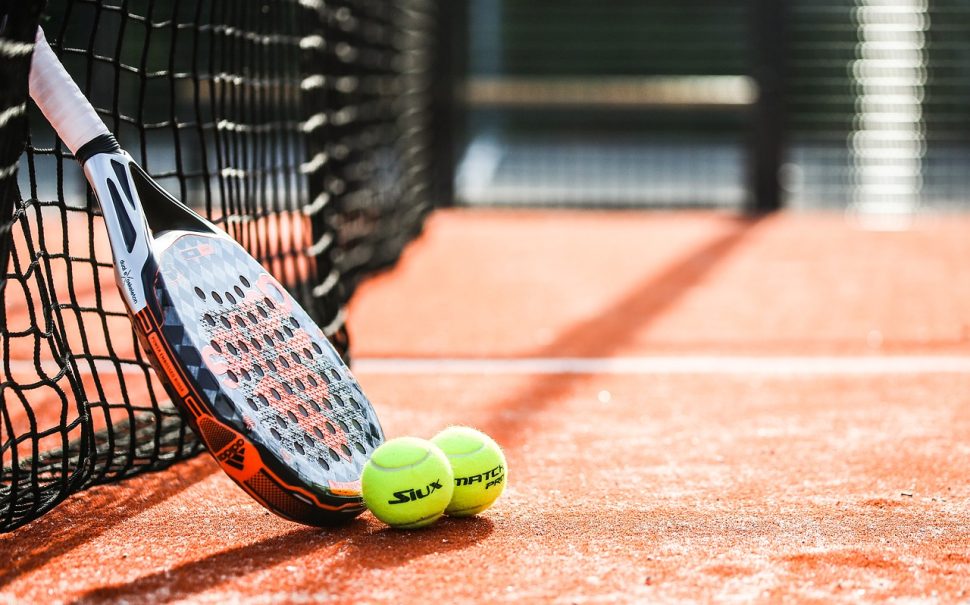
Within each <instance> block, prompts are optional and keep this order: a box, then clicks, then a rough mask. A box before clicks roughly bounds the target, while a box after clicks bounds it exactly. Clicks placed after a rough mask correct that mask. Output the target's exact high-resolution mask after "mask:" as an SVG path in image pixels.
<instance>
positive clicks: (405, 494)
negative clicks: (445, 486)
mask: <svg viewBox="0 0 970 605" xmlns="http://www.w3.org/2000/svg"><path fill="white" fill-rule="evenodd" d="M439 489H441V480H440V479H438V480H437V481H432V482H431V483H429V484H428V486H427V487H422V488H418V489H414V488H411V489H406V490H402V491H399V492H394V499H393V500H388V501H387V503H388V504H405V503H407V502H413V501H415V500H420V499H422V498H427V497H428V496H430V495H431V494H433V493H435V492H436V491H438V490H439Z"/></svg>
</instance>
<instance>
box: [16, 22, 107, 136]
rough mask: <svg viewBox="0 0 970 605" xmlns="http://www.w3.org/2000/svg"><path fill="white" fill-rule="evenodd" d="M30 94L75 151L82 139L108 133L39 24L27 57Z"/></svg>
mask: <svg viewBox="0 0 970 605" xmlns="http://www.w3.org/2000/svg"><path fill="white" fill-rule="evenodd" d="M30 96H31V98H32V99H33V100H34V102H35V103H36V104H37V106H38V107H39V108H40V110H41V112H42V113H43V114H44V117H46V118H47V121H48V122H50V123H51V124H52V125H53V126H54V129H55V130H56V131H57V135H58V136H59V137H60V138H61V140H62V141H64V143H65V144H66V145H67V147H68V148H69V149H70V150H71V153H73V154H75V155H77V152H78V150H79V149H80V148H81V147H83V146H84V144H85V143H88V142H90V141H92V140H94V139H96V138H98V137H101V136H105V135H110V132H109V131H108V127H107V126H105V124H104V121H102V120H101V118H100V117H99V116H98V114H97V112H96V111H94V108H93V107H92V106H91V103H90V102H88V100H87V97H85V96H84V94H83V93H82V92H81V89H80V88H78V86H77V84H76V83H75V82H74V80H73V79H72V78H71V76H70V74H68V73H67V71H66V70H65V69H64V66H63V65H61V62H60V60H59V59H58V58H57V55H55V54H54V51H53V50H52V49H51V47H50V45H49V44H48V43H47V39H46V38H45V37H44V31H43V30H42V29H41V28H40V27H38V28H37V38H36V43H35V45H34V55H33V58H32V60H31V67H30Z"/></svg>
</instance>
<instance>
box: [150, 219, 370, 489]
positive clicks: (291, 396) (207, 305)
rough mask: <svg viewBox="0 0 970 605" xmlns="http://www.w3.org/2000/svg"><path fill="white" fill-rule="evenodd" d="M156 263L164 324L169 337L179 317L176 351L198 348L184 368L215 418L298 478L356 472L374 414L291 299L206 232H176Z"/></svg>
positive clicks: (325, 479)
mask: <svg viewBox="0 0 970 605" xmlns="http://www.w3.org/2000/svg"><path fill="white" fill-rule="evenodd" d="M199 239H206V240H209V241H207V242H206V245H207V248H206V249H207V250H210V251H211V256H212V258H207V259H203V260H202V262H200V261H199V258H198V252H197V250H198V249H199V248H200V246H199V242H198V241H197V240H199ZM213 240H215V241H213ZM192 248H194V250H195V251H196V252H195V253H194V254H189V255H182V254H180V251H181V250H183V249H192ZM190 259H191V262H190ZM159 267H160V269H159V275H160V278H161V280H160V281H162V280H164V283H165V285H168V286H169V289H170V290H171V291H170V292H169V293H168V297H167V302H168V304H167V307H166V304H165V301H166V297H165V296H164V295H163V294H162V293H160V296H159V299H160V300H161V301H163V308H164V309H163V310H164V312H165V314H166V321H165V323H166V325H171V326H172V328H173V330H172V332H173V334H174V333H175V330H174V327H175V326H176V325H177V324H179V323H180V324H181V326H180V327H182V328H183V330H181V331H179V336H180V338H181V341H182V342H181V343H179V344H180V345H182V346H181V347H179V350H182V349H184V348H185V347H186V346H189V347H191V348H194V349H196V350H197V351H198V353H199V356H200V357H201V360H202V361H201V363H200V364H198V367H199V369H204V370H206V371H207V373H198V372H196V373H195V374H193V373H192V372H189V374H192V375H196V374H198V375H199V382H200V386H202V388H201V389H200V392H206V393H209V392H217V393H218V396H217V397H218V398H220V399H222V400H226V402H227V403H228V407H229V408H231V412H228V413H225V414H224V415H225V416H231V418H224V420H229V421H231V422H233V423H235V424H236V425H237V426H238V428H239V429H240V430H241V431H243V432H244V433H246V434H247V435H248V436H249V437H250V438H251V439H252V440H253V441H254V442H255V443H257V444H258V445H260V446H262V447H263V448H265V449H266V450H268V451H269V452H270V453H271V454H272V455H275V456H276V457H277V458H278V460H279V461H280V463H281V464H285V465H286V466H287V467H288V468H290V469H292V470H294V471H295V472H297V473H298V474H299V475H301V477H302V478H303V479H304V480H305V481H307V482H308V483H316V484H320V485H323V486H326V485H328V484H329V483H330V482H331V481H338V482H347V483H350V482H354V481H356V480H357V479H359V476H360V469H361V468H362V466H363V464H364V462H366V460H367V456H368V455H369V453H370V452H371V451H372V450H373V448H374V447H376V446H377V445H379V444H380V441H381V439H382V437H381V433H380V429H379V428H378V423H377V419H376V416H375V415H374V413H373V410H372V409H371V408H370V406H369V404H367V405H362V404H360V403H359V402H358V401H357V400H358V399H360V400H362V401H366V400H365V399H363V396H362V394H361V393H360V388H359V387H358V386H357V384H356V382H355V381H354V380H353V378H352V377H351V376H350V375H349V373H348V372H346V369H345V367H344V366H343V362H342V361H341V360H340V358H339V356H338V355H337V354H336V352H335V351H333V349H332V347H330V346H329V344H328V343H327V342H326V340H325V338H324V337H323V334H322V333H321V332H320V331H319V329H318V328H317V327H316V324H315V323H314V322H313V321H312V320H311V319H310V317H309V316H308V315H307V314H306V313H305V312H304V311H303V310H302V309H301V308H300V307H299V306H298V305H297V304H296V303H295V301H294V300H293V299H292V297H290V295H289V294H288V293H286V292H285V290H283V288H282V287H281V286H280V285H279V284H278V283H277V282H276V281H275V280H273V279H272V278H271V277H269V275H267V274H266V273H265V270H264V269H263V268H262V267H261V266H259V264H258V263H256V262H255V261H254V260H252V258H250V257H249V256H248V255H247V254H245V252H244V251H242V249H241V248H239V247H238V246H237V245H235V244H231V243H227V242H224V241H222V240H216V238H212V237H210V236H204V235H195V234H192V235H185V236H182V237H180V238H178V239H177V240H175V242H174V243H173V244H172V245H171V247H170V249H169V250H167V251H166V252H165V253H164V254H163V255H161V257H160V260H159ZM169 275H172V276H173V277H174V279H167V276H169ZM172 284H174V285H172ZM188 284H191V286H190V287H187V285H188ZM180 286H181V287H183V288H186V290H187V293H186V292H181V291H178V288H179V287H180ZM169 313H171V314H172V315H171V317H169V316H168V314H169ZM163 329H165V327H163ZM183 332H184V333H183ZM183 363H185V364H187V365H188V364H189V363H190V362H189V361H186V359H183ZM202 382H206V384H201V383H202ZM210 407H211V408H213V409H215V410H216V411H217V412H218V411H219V410H220V409H222V408H223V407H225V404H223V405H222V406H219V405H215V404H211V405H210Z"/></svg>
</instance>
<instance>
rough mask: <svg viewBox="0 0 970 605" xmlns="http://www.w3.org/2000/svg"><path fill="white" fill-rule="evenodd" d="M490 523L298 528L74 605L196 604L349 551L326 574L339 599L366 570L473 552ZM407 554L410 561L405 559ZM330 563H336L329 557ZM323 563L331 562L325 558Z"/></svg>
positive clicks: (92, 594)
mask: <svg viewBox="0 0 970 605" xmlns="http://www.w3.org/2000/svg"><path fill="white" fill-rule="evenodd" d="M492 529H493V526H492V522H491V521H489V520H488V519H485V518H479V517H476V518H473V519H463V520H452V519H444V520H442V521H440V522H439V523H438V524H436V525H435V526H433V527H431V528H425V529H423V530H415V531H401V530H395V529H391V528H386V527H381V528H379V529H376V528H375V522H373V521H368V520H367V519H366V518H363V519H361V518H358V519H355V520H353V521H351V522H349V523H348V524H347V525H344V526H340V527H337V528H334V529H324V530H320V529H315V528H311V527H298V528H297V529H294V530H292V531H289V532H287V533H284V534H280V535H277V536H273V537H269V538H266V539H263V540H260V541H258V542H256V543H254V544H247V545H244V546H238V547H236V548H231V549H229V550H224V551H221V552H218V553H214V554H212V555H210V556H207V557H204V558H202V559H199V560H196V561H191V562H188V563H185V564H182V565H179V566H176V567H174V568H171V569H165V570H161V571H158V572H155V573H152V574H148V575H145V576H142V577H140V578H138V579H136V580H134V581H132V582H129V583H126V584H118V585H113V586H105V587H103V588H96V589H93V590H89V591H87V592H85V593H83V594H82V595H80V596H79V597H78V598H77V599H75V600H74V601H72V602H71V605H84V604H88V603H104V602H111V603H114V602H131V603H170V602H172V601H180V600H191V599H192V597H193V595H196V594H199V593H202V592H205V591H207V590H212V589H213V587H216V586H219V585H220V584H222V583H224V582H231V581H233V580H238V578H241V577H245V576H247V575H249V574H253V573H257V572H259V571H262V570H266V569H271V568H273V567H276V566H279V565H281V564H283V563H286V562H287V561H291V560H304V561H305V560H307V558H308V557H311V556H312V555H314V554H315V553H317V554H319V553H325V552H327V551H333V550H334V549H339V550H341V551H343V553H342V556H340V557H339V563H337V565H336V567H333V568H330V569H328V570H327V572H326V577H327V581H326V585H325V587H322V588H325V589H326V591H327V592H328V593H330V594H334V595H339V594H342V593H343V591H344V585H345V584H349V583H350V582H352V581H353V579H354V578H358V577H359V576H358V572H359V571H360V570H365V569H375V568H376V569H382V568H389V567H394V566H399V565H404V564H407V563H408V562H413V561H414V559H416V558H420V557H423V556H426V555H435V554H437V555H440V554H441V553H442V552H447V551H453V550H460V549H463V548H467V547H469V546H471V545H473V544H475V543H477V542H479V541H480V540H483V539H484V538H486V537H487V536H489V535H490V534H491V533H492ZM402 552H406V553H407V555H406V556H405V555H402ZM326 558H328V559H334V560H336V558H335V557H331V556H329V555H328V556H327V557H326ZM320 560H321V561H323V560H325V559H324V557H323V556H321V557H320Z"/></svg>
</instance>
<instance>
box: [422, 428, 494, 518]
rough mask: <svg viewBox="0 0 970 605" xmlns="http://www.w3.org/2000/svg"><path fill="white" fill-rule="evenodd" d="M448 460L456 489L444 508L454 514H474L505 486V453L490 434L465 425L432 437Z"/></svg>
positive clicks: (483, 508)
mask: <svg viewBox="0 0 970 605" xmlns="http://www.w3.org/2000/svg"><path fill="white" fill-rule="evenodd" d="M431 441H432V443H434V444H435V445H437V446H438V447H440V448H441V450H442V451H443V452H444V453H445V455H447V456H448V460H449V461H451V468H452V470H453V471H454V473H455V493H454V494H453V495H452V497H451V502H450V503H449V504H448V508H446V509H445V512H446V513H447V514H449V515H451V516H453V517H470V516H472V515H477V514H478V513H480V512H482V511H483V510H485V509H486V508H488V507H489V506H491V505H492V503H493V502H495V500H496V499H498V497H499V496H501V495H502V491H503V490H504V489H505V480H506V477H507V474H506V465H505V455H504V454H503V453H502V448H500V447H499V446H498V444H497V443H495V441H493V440H492V438H491V437H489V436H488V435H486V434H485V433H483V432H481V431H477V430H475V429H473V428H469V427H467V426H452V427H448V428H446V429H445V430H443V431H441V432H440V433H438V434H437V435H435V436H434V438H433V439H432V440H431Z"/></svg>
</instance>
